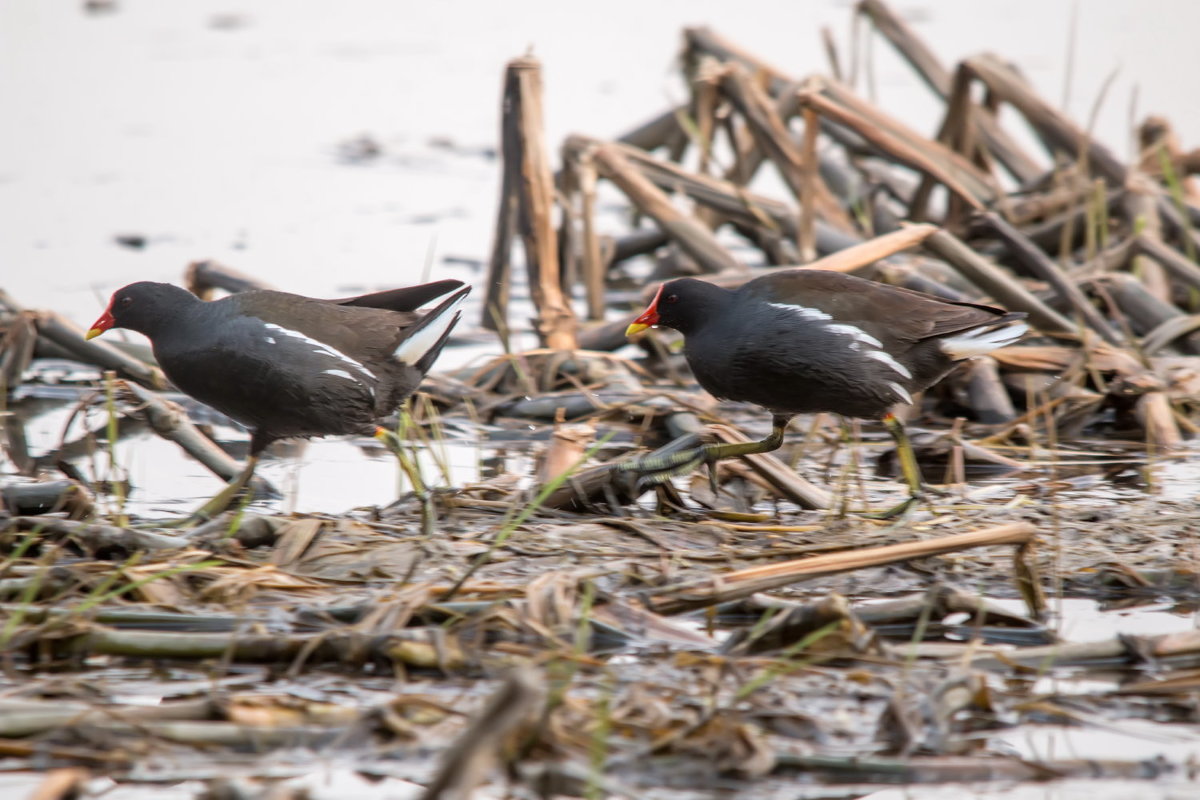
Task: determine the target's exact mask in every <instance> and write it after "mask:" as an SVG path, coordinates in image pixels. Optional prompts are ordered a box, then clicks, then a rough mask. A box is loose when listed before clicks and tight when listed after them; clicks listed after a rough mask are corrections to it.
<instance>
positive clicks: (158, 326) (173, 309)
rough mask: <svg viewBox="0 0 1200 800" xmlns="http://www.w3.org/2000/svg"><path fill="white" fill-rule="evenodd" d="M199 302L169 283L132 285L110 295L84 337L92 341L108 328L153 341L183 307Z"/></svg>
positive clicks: (189, 293) (143, 282) (177, 315)
mask: <svg viewBox="0 0 1200 800" xmlns="http://www.w3.org/2000/svg"><path fill="white" fill-rule="evenodd" d="M199 302H201V300H200V299H199V298H198V297H196V296H195V295H194V294H192V293H191V292H188V291H187V290H185V289H181V288H179V287H178V286H172V285H171V284H169V283H151V282H150V281H141V282H139V283H131V284H129V285H128V286H126V287H124V288H123V289H118V290H117V291H115V292H113V296H112V299H111V300H109V301H108V308H106V309H104V313H103V314H101V315H100V319H98V320H96V321H95V322H94V323H93V324H92V327H91V329H90V330H88V332H87V334H85V336H84V338H85V339H94V338H95V337H97V336H99V335H100V334H102V333H104V332H105V331H106V330H108V329H109V328H128V329H129V330H131V331H137V332H138V333H144V334H146V335H147V336H149V337H151V338H153V336H154V335H155V334H156V333H158V332H160V331H162V330H165V329H166V328H167V327H168V326H170V325H171V324H172V322H174V321H176V320H177V319H178V317H179V314H180V312H181V311H182V310H183V309H184V308H186V307H187V306H189V305H191V304H193V303H199Z"/></svg>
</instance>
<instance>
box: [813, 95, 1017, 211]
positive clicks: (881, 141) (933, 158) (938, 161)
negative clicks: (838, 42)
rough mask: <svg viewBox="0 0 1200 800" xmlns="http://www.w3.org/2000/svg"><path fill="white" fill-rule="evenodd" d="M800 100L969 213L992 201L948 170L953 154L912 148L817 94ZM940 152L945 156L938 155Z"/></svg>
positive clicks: (930, 145)
mask: <svg viewBox="0 0 1200 800" xmlns="http://www.w3.org/2000/svg"><path fill="white" fill-rule="evenodd" d="M799 97H800V106H801V107H802V108H804V109H812V110H813V111H815V112H816V113H818V114H820V115H821V116H822V117H824V118H825V119H828V120H830V121H832V122H836V123H838V124H839V125H843V126H845V127H847V128H849V129H851V130H852V131H854V132H855V133H857V134H859V135H860V136H862V137H863V138H864V139H866V140H867V141H868V142H869V143H870V144H871V145H872V146H874V147H876V148H878V149H879V150H881V151H883V152H884V153H886V154H887V155H889V156H890V157H891V158H893V159H895V160H896V161H897V162H899V163H901V164H904V165H905V166H908V167H911V168H912V169H915V170H917V171H918V172H920V173H922V174H924V175H928V176H929V177H931V178H933V179H934V180H936V181H937V182H938V183H940V184H942V185H943V186H945V187H946V188H947V189H949V190H950V192H951V193H953V194H954V195H955V196H956V197H958V198H959V199H961V200H962V201H963V202H964V203H966V204H967V205H968V206H970V207H971V208H972V209H975V210H977V211H982V210H983V209H984V203H985V202H987V201H991V200H994V199H995V197H994V196H988V195H986V194H985V195H984V196H983V197H979V196H977V195H978V194H979V187H968V186H967V185H966V184H965V183H964V182H963V180H962V177H963V176H962V175H961V174H957V175H956V174H954V173H953V172H952V171H951V170H950V169H949V164H950V162H951V159H950V158H949V156H950V155H951V154H952V153H951V151H950V150H949V149H948V148H945V147H940V146H939V147H934V144H936V143H933V142H926V143H925V147H924V148H918V147H914V146H912V145H911V144H909V143H908V142H906V141H904V140H903V139H901V138H900V137H898V136H895V135H893V134H892V133H891V132H889V131H887V130H885V129H884V128H882V127H879V126H878V124H877V123H876V122H874V121H872V120H869V119H867V118H866V117H864V116H862V115H860V114H857V113H855V111H853V110H851V109H849V108H846V107H844V106H841V105H839V104H838V103H836V102H834V101H832V100H830V99H829V98H827V97H824V96H823V95H821V94H818V93H816V92H813V91H807V90H806V91H802V92H800V95H799ZM939 148H940V150H942V151H944V152H940V153H939V152H937V151H938V150H939ZM953 155H957V154H953Z"/></svg>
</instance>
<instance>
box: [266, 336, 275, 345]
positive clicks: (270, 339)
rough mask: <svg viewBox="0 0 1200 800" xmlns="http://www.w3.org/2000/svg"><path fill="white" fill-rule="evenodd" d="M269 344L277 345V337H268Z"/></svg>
mask: <svg viewBox="0 0 1200 800" xmlns="http://www.w3.org/2000/svg"><path fill="white" fill-rule="evenodd" d="M267 344H275V337H274V336H268V337H267Z"/></svg>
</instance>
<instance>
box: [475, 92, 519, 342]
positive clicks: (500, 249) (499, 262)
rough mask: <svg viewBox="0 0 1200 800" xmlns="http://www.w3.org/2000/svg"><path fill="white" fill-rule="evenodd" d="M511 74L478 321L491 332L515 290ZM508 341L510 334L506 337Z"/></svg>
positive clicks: (515, 146) (515, 137)
mask: <svg viewBox="0 0 1200 800" xmlns="http://www.w3.org/2000/svg"><path fill="white" fill-rule="evenodd" d="M510 91H515V90H513V89H511V75H510V73H509V72H505V75H504V89H503V91H502V93H501V100H500V164H501V167H500V199H499V201H498V202H497V203H496V231H495V233H493V234H492V254H491V258H490V259H489V260H488V276H487V287H486V290H485V293H484V298H483V308H482V309H481V310H480V320H479V324H480V326H482V327H483V328H485V329H487V330H489V331H496V332H498V333H499V332H501V329H502V328H506V327H507V321H508V300H509V296H510V295H511V293H512V244H513V237H514V236H516V233H517V205H518V203H519V202H520V201H519V199H518V191H519V189H518V187H519V186H520V184H521V152H520V148H519V140H520V135H519V133H518V130H517V106H516V104H515V103H513V102H512V101H511V99H510V97H509V94H510ZM503 338H504V341H507V336H505V337H503Z"/></svg>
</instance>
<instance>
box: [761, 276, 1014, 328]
mask: <svg viewBox="0 0 1200 800" xmlns="http://www.w3.org/2000/svg"><path fill="white" fill-rule="evenodd" d="M745 289H746V290H748V291H752V292H753V293H755V294H757V295H760V296H762V297H763V299H766V300H767V301H768V302H774V303H787V304H790V305H796V306H803V307H806V308H815V309H817V310H819V311H822V312H824V313H826V314H829V315H830V316H831V317H833V318H834V319H836V320H837V321H838V322H840V323H843V324H849V325H854V326H856V327H858V328H860V329H862V330H864V331H866V332H867V333H869V334H871V335H872V336H875V337H876V338H879V339H881V340H885V341H886V340H889V339H891V340H899V341H908V342H917V341H920V340H922V339H931V338H936V337H941V336H949V335H952V334H955V333H958V332H960V331H967V330H970V329H972V328H977V327H979V326H981V325H994V324H997V323H999V322H1002V321H1004V320H1005V318H1006V317H1007V316H1008V312H1006V311H1004V310H1003V309H1000V308H994V307H992V306H986V305H981V304H977V303H961V302H954V301H950V300H943V299H941V298H940V297H934V296H933V295H929V294H924V293H923V292H915V291H913V290H911V289H904V288H902V287H899V286H890V285H888V284H884V283H877V282H876V281H868V280H865V279H863V278H856V277H854V276H853V275H844V274H842V273H840V272H829V271H826V270H804V269H791V270H782V271H780V272H777V273H773V274H770V275H764V276H763V277H761V278H758V279H756V280H754V281H751V282H750V283H748V284H746V287H745ZM1019 316H1020V315H1012V318H1016V317H1019Z"/></svg>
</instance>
